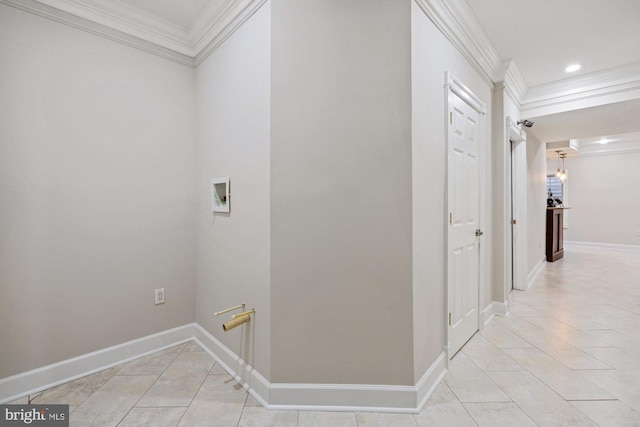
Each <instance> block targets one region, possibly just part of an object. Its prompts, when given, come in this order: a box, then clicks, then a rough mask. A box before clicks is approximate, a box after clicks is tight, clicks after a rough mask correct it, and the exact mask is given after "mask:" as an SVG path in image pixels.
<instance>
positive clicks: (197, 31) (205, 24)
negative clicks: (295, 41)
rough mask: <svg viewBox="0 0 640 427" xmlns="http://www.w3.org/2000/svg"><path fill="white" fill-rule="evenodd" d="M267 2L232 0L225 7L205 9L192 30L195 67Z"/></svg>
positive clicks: (263, 0)
mask: <svg viewBox="0 0 640 427" xmlns="http://www.w3.org/2000/svg"><path fill="white" fill-rule="evenodd" d="M266 2H267V0H232V1H230V2H228V3H227V4H226V5H225V7H222V8H215V9H213V8H212V10H209V8H207V9H205V10H204V11H203V12H202V13H201V14H200V15H199V16H198V17H197V18H196V20H195V22H194V24H193V25H192V28H191V33H192V34H193V38H192V39H193V40H194V50H195V52H196V54H195V56H194V65H195V66H198V65H200V63H201V62H202V61H204V60H205V59H206V58H207V57H208V56H209V55H210V54H211V53H212V52H213V51H214V50H216V49H217V48H218V47H219V46H220V45H221V44H222V43H223V42H224V41H225V40H226V39H227V38H229V36H230V35H231V34H233V33H234V32H235V31H236V30H237V29H238V28H240V27H241V26H242V24H244V23H245V22H246V21H247V20H248V19H249V18H250V17H252V16H253V14H254V13H256V12H257V11H258V10H259V9H260V8H261V7H262V6H263V5H264V4H265V3H266Z"/></svg>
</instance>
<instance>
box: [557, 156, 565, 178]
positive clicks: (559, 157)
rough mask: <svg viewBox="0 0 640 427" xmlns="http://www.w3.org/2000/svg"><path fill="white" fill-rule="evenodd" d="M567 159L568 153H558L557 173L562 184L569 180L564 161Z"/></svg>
mask: <svg viewBox="0 0 640 427" xmlns="http://www.w3.org/2000/svg"><path fill="white" fill-rule="evenodd" d="M566 158H567V153H563V152H561V151H558V171H557V172H556V178H558V179H559V180H560V182H562V183H564V182H565V181H566V180H567V172H566V171H565V170H564V159H566ZM560 159H562V170H560Z"/></svg>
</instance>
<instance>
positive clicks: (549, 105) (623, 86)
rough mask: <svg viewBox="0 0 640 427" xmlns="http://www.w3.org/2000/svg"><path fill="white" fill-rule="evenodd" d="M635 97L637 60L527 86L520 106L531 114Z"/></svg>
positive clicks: (639, 83)
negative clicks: (568, 77)
mask: <svg viewBox="0 0 640 427" xmlns="http://www.w3.org/2000/svg"><path fill="white" fill-rule="evenodd" d="M638 98H640V62H636V63H633V64H627V65H623V66H620V67H615V68H610V69H607V70H602V71H596V72H593V73H588V74H583V75H581V76H576V77H574V78H571V79H565V80H560V81H556V82H551V83H547V84H544V85H539V86H535V87H532V88H529V90H528V91H527V93H526V95H525V97H524V99H523V100H522V102H521V109H522V111H523V112H525V111H526V112H528V115H529V116H532V117H533V116H539V115H546V114H554V113H558V112H563V111H570V110H575V109H579V108H587V107H593V106H597V105H604V104H610V103H614V102H622V101H628V100H632V99H638Z"/></svg>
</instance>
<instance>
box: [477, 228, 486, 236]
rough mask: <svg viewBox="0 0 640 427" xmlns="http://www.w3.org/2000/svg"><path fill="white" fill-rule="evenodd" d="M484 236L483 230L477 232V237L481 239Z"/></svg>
mask: <svg viewBox="0 0 640 427" xmlns="http://www.w3.org/2000/svg"><path fill="white" fill-rule="evenodd" d="M483 234H484V232H483V231H482V230H480V229H479V228H478V229H477V230H476V236H477V237H480V236H482V235H483Z"/></svg>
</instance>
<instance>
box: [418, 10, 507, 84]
mask: <svg viewBox="0 0 640 427" xmlns="http://www.w3.org/2000/svg"><path fill="white" fill-rule="evenodd" d="M415 2H416V4H417V5H418V6H419V7H420V9H422V11H423V12H424V13H425V15H427V17H428V18H429V19H430V20H431V21H432V22H433V23H434V25H435V26H436V27H437V28H438V29H439V30H440V32H442V34H444V36H445V37H446V38H447V39H448V40H449V41H450V42H451V43H452V44H453V45H454V46H455V47H456V48H457V49H458V51H459V52H460V53H461V54H462V56H464V57H465V59H467V61H469V63H470V64H471V66H472V67H473V68H474V69H475V70H476V71H477V72H478V73H479V74H480V76H481V77H482V78H483V79H484V80H485V81H486V82H487V83H488V84H489V85H490V86H493V84H494V82H495V81H496V80H495V78H496V75H497V74H498V72H499V71H500V67H501V65H502V59H500V57H499V55H498V52H497V51H496V49H495V47H494V46H493V44H492V43H491V41H490V40H489V38H488V37H487V35H486V34H485V32H484V30H483V29H482V27H481V26H480V23H479V22H478V20H477V19H476V18H475V16H474V15H473V12H472V11H471V9H470V8H469V6H468V5H467V4H466V3H465V2H464V1H454V0H415Z"/></svg>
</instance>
